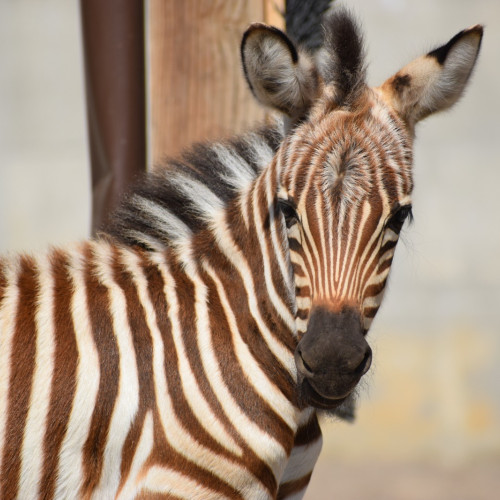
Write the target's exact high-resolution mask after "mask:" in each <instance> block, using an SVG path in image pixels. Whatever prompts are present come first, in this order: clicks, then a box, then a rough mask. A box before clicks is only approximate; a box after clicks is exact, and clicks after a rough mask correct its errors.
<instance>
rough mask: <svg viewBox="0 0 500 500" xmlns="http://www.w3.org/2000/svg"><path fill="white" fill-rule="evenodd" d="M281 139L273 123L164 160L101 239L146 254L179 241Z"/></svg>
mask: <svg viewBox="0 0 500 500" xmlns="http://www.w3.org/2000/svg"><path fill="white" fill-rule="evenodd" d="M283 136H284V132H283V125H282V123H281V122H280V121H277V122H276V123H275V124H273V125H266V126H261V127H260V128H257V129H255V130H252V131H249V132H247V133H245V134H242V135H240V136H236V137H233V138H231V139H228V140H222V141H216V142H208V143H199V144H195V145H194V146H192V147H191V148H190V149H188V150H186V151H185V152H183V153H182V154H181V155H180V157H179V158H173V159H167V160H166V161H165V162H163V163H162V164H160V165H158V166H156V167H155V168H154V169H153V170H152V171H151V172H149V173H147V174H146V175H145V177H144V178H143V179H142V180H141V181H139V182H138V184H137V185H136V186H135V187H133V188H132V189H131V191H130V192H129V194H128V195H127V196H126V197H125V198H124V200H123V202H122V203H121V205H120V207H119V208H118V210H117V211H116V212H115V213H114V214H113V215H112V217H111V222H110V224H109V225H108V226H107V227H105V228H103V233H102V234H103V236H110V237H112V238H113V239H115V240H118V241H119V242H121V243H124V244H126V245H132V246H139V247H142V248H144V249H147V250H162V249H165V248H166V247H169V246H177V245H178V244H181V243H183V242H184V241H186V240H188V239H189V238H190V237H191V236H192V235H193V234H194V233H196V232H198V231H200V230H202V229H203V228H205V227H207V224H208V222H209V221H210V220H211V219H212V218H213V217H214V216H215V215H216V214H217V213H219V212H220V210H222V209H223V208H224V207H225V206H226V205H227V204H228V202H229V201H230V200H231V199H233V198H234V197H235V196H236V195H237V193H238V192H239V191H240V190H241V189H243V188H244V187H245V186H247V185H248V184H249V183H250V182H252V180H253V179H255V177H257V175H258V174H259V172H260V171H261V170H262V169H263V168H264V167H265V166H266V165H267V164H269V163H270V161H271V160H272V158H273V156H274V155H275V153H276V151H277V150H278V147H279V145H280V143H281V141H282V139H283Z"/></svg>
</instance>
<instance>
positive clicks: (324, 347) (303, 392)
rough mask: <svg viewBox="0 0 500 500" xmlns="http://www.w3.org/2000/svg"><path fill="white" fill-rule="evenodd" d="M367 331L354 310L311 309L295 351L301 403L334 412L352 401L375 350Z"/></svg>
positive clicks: (322, 307) (320, 307)
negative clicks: (367, 338) (347, 400)
mask: <svg viewBox="0 0 500 500" xmlns="http://www.w3.org/2000/svg"><path fill="white" fill-rule="evenodd" d="M364 331H365V330H364V328H363V322H362V320H361V315H360V314H359V312H358V311H356V310H355V309H353V308H345V309H343V310H342V311H340V312H332V311H330V310H329V309H328V308H326V307H324V306H319V307H315V308H313V309H312V311H311V315H310V318H309V323H308V327H307V331H306V333H305V334H304V336H303V337H302V339H301V340H300V342H299V343H298V345H297V348H296V349H295V364H296V366H297V382H298V391H299V400H300V402H301V404H303V405H304V406H313V407H315V408H318V409H322V410H333V409H336V408H338V407H339V406H340V405H342V404H343V403H344V402H345V401H346V399H347V398H349V396H350V395H351V394H352V392H353V391H354V389H355V388H356V386H357V384H358V382H359V381H360V379H361V377H362V376H363V375H364V374H365V373H366V372H367V371H368V370H369V369H370V366H371V361H372V350H371V348H370V346H369V345H368V343H367V342H366V339H365V336H364Z"/></svg>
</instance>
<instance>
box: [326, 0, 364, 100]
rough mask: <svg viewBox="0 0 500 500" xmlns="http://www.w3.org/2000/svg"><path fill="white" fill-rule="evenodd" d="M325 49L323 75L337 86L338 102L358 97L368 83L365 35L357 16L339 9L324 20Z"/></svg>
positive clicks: (336, 97)
mask: <svg viewBox="0 0 500 500" xmlns="http://www.w3.org/2000/svg"><path fill="white" fill-rule="evenodd" d="M323 29H324V33H325V49H326V52H327V54H328V57H327V58H326V63H325V64H326V67H325V68H324V75H323V77H324V78H325V80H326V82H327V83H332V84H333V85H334V87H335V90H336V96H335V99H336V101H337V105H339V106H348V105H349V104H350V103H352V102H353V101H355V100H356V98H357V97H358V96H359V94H360V93H361V92H362V90H363V87H364V84H365V75H366V68H365V62H364V61H365V53H364V48H363V37H362V35H361V30H360V28H359V26H358V25H357V23H356V21H355V19H354V16H353V15H352V14H351V13H350V12H349V11H348V10H346V9H342V8H340V9H336V10H334V11H333V12H332V13H330V14H328V15H327V16H326V17H325V20H324V22H323Z"/></svg>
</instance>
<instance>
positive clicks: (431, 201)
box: [0, 0, 500, 498]
mask: <svg viewBox="0 0 500 500" xmlns="http://www.w3.org/2000/svg"><path fill="white" fill-rule="evenodd" d="M345 3H348V2H345ZM349 5H352V6H353V8H354V10H355V11H356V12H357V13H358V15H359V17H360V18H361V20H362V24H363V26H364V29H365V32H366V42H367V47H368V60H369V63H370V66H369V80H370V82H371V83H373V84H378V83H381V82H382V81H383V80H384V79H385V78H386V77H388V76H389V75H390V74H392V73H393V72H395V71H396V70H397V69H399V68H400V67H401V66H402V65H403V64H405V63H406V62H408V61H409V60H411V59H413V58H414V57H416V56H418V55H420V54H421V53H424V52H426V51H428V50H429V49H431V48H433V47H434V46H436V45H437V44H441V43H444V42H446V41H447V40H448V39H449V38H450V37H451V36H453V35H454V34H455V33H456V32H458V31H459V30H461V29H462V28H464V27H467V26H470V25H472V24H475V23H485V24H486V35H485V39H484V44H483V49H482V54H481V57H480V61H479V64H478V68H477V71H476V73H475V75H474V78H473V82H472V85H471V87H470V89H469V90H468V92H467V95H466V96H465V97H464V99H463V101H462V102H460V103H459V105H458V106H457V108H455V109H454V110H452V111H451V112H449V113H445V114H443V115H441V116H436V117H432V118H429V119H428V121H425V122H424V123H422V124H421V125H420V126H419V128H418V130H417V145H416V151H415V180H416V188H415V195H414V214H415V222H414V224H413V225H412V226H411V227H409V228H406V230H405V231H404V235H403V238H402V240H403V241H402V242H401V244H400V245H399V248H398V251H397V252H396V259H395V264H394V268H393V272H392V278H391V283H390V287H389V291H388V294H387V296H386V297H387V298H386V301H385V304H384V305H383V307H382V309H381V311H380V313H379V317H378V318H377V320H376V322H375V324H374V327H373V330H372V332H371V333H370V341H371V343H372V345H373V346H374V351H375V362H374V368H373V369H372V370H371V372H370V374H369V375H368V376H367V377H366V378H367V380H366V383H365V384H364V387H363V389H362V391H361V396H360V400H361V402H360V409H359V416H358V420H357V423H356V424H355V425H353V426H349V425H347V424H345V423H333V424H329V425H326V428H327V432H326V446H325V451H324V456H323V459H324V460H338V461H342V462H344V463H345V462H348V461H351V462H353V463H356V462H359V461H364V460H368V459H371V460H377V461H379V460H386V461H391V460H392V461H398V462H402V461H415V460H418V461H430V462H439V463H448V464H462V465H463V464H468V463H471V462H472V461H474V460H485V459H495V460H500V363H499V359H500V321H499V320H500V258H499V256H500V222H499V217H500V187H499V186H500V168H499V167H500V165H499V160H498V153H497V148H498V143H499V141H500V126H499V120H498V115H499V111H500V106H499V99H498V97H497V93H498V89H499V88H500V72H499V56H498V54H499V51H500V40H499V37H500V3H499V2H498V0H475V1H474V2H471V1H468V0H418V1H415V0H411V1H410V0H353V1H351V2H349ZM78 16H79V11H78V7H77V2H76V1H73V2H68V1H67V0H45V1H44V2H39V1H36V0H31V1H30V0H16V1H15V2H12V1H6V0H3V1H0V251H8V250H19V249H29V250H32V249H39V248H43V247H44V246H45V245H46V244H48V243H49V242H50V243H63V242H66V241H71V240H74V239H77V238H83V237H85V236H86V235H87V233H88V227H89V206H90V205H89V177H88V171H87V163H88V155H87V149H86V148H87V138H86V125H85V116H84V91H83V77H82V50H81V45H80V27H79V19H78ZM235 50H237V47H236V48H235ZM325 498H329V496H325Z"/></svg>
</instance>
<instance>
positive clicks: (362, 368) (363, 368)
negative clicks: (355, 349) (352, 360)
mask: <svg viewBox="0 0 500 500" xmlns="http://www.w3.org/2000/svg"><path fill="white" fill-rule="evenodd" d="M371 364H372V350H371V347H370V346H368V349H367V350H366V352H365V355H364V357H363V360H362V361H361V363H360V364H359V365H358V366H357V368H356V370H355V373H356V374H359V376H360V377H361V376H363V375H364V374H365V373H366V372H367V371H368V370H369V369H370V366H371Z"/></svg>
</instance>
